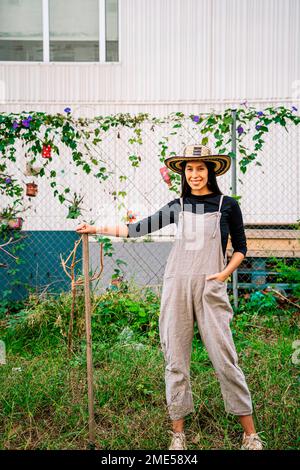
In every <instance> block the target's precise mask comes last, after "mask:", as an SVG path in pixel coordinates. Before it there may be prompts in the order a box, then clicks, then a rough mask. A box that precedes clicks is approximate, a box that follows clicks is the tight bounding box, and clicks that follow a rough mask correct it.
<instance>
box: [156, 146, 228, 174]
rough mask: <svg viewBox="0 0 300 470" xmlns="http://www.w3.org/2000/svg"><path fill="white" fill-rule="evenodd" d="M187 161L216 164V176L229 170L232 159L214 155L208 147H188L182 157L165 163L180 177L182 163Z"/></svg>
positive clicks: (169, 159) (170, 159)
mask: <svg viewBox="0 0 300 470" xmlns="http://www.w3.org/2000/svg"><path fill="white" fill-rule="evenodd" d="M187 160H203V161H207V162H214V163H215V174H216V176H220V175H223V174H224V173H226V171H228V170H229V168H230V164H231V158H230V157H229V155H212V154H211V150H210V148H209V147H207V146H206V145H201V144H197V145H187V146H186V147H185V148H184V151H183V155H182V156H178V155H176V156H173V157H169V158H166V159H165V161H164V163H165V165H166V166H167V167H168V168H170V170H172V171H174V172H175V173H179V174H180V175H181V174H182V173H183V171H182V166H181V165H182V162H184V161H187Z"/></svg>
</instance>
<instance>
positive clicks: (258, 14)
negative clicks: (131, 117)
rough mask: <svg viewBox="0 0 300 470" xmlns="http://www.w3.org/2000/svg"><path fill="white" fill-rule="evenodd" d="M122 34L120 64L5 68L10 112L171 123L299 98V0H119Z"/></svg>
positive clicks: (1, 71)
mask: <svg viewBox="0 0 300 470" xmlns="http://www.w3.org/2000/svg"><path fill="white" fill-rule="evenodd" d="M120 28H121V30H120V49H121V54H120V63H114V64H109V63H107V64H101V65H100V64H98V63H90V64H88V63H86V64H85V63H77V64H76V63H73V64H72V63H50V64H45V63H44V64H43V63H9V62H5V63H0V80H1V81H2V88H3V89H4V96H3V97H2V98H3V99H2V104H1V108H2V109H3V110H12V109H15V110H16V111H17V110H20V109H23V108H26V109H29V108H30V109H45V110H48V111H51V112H55V111H58V110H60V109H61V108H62V107H63V106H64V105H73V107H74V108H77V109H78V106H80V109H81V111H82V113H84V114H94V113H99V112H100V113H102V112H118V111H119V110H120V111H124V110H130V111H132V112H133V111H134V110H136V111H139V110H140V109H142V110H143V109H145V106H146V107H147V111H149V112H152V111H153V112H154V110H155V111H156V114H164V113H165V112H166V111H167V110H168V109H170V108H169V106H170V105H175V107H177V108H178V105H179V106H184V107H185V108H186V109H189V106H190V105H191V104H193V103H197V104H202V106H201V108H202V109H203V107H206V108H209V107H210V106H214V105H215V104H216V103H218V102H224V101H225V102H226V103H229V102H234V101H236V100H238V101H240V100H241V99H244V98H247V99H248V100H254V101H255V102H257V101H258V100H267V101H273V102H274V100H275V102H277V101H278V100H279V101H285V100H287V99H295V98H300V96H296V95H295V90H293V83H295V81H296V80H300V60H299V59H300V33H299V31H300V1H299V0H263V1H262V0H151V1H149V0H120ZM293 93H294V94H293ZM298 95H300V91H299V92H298ZM172 108H173V106H172Z"/></svg>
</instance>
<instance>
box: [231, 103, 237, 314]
mask: <svg viewBox="0 0 300 470" xmlns="http://www.w3.org/2000/svg"><path fill="white" fill-rule="evenodd" d="M231 117H232V127H231V151H232V153H233V155H234V156H233V157H232V159H231V194H232V195H236V194H237V184H236V179H237V178H236V160H237V159H236V109H232V110H231ZM237 283H238V270H237V269H236V270H235V271H234V272H233V273H232V291H233V301H234V306H235V308H238V288H237Z"/></svg>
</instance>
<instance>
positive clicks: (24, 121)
mask: <svg viewBox="0 0 300 470" xmlns="http://www.w3.org/2000/svg"><path fill="white" fill-rule="evenodd" d="M22 124H23V126H24V127H29V126H30V121H27V119H23V121H22Z"/></svg>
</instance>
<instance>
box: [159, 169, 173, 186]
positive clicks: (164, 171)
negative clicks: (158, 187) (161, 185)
mask: <svg viewBox="0 0 300 470" xmlns="http://www.w3.org/2000/svg"><path fill="white" fill-rule="evenodd" d="M159 171H160V174H161V176H162V179H163V180H164V182H165V183H167V185H168V186H169V187H170V186H171V185H172V182H171V178H170V174H169V170H168V168H167V167H166V166H163V167H162V168H160V169H159Z"/></svg>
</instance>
